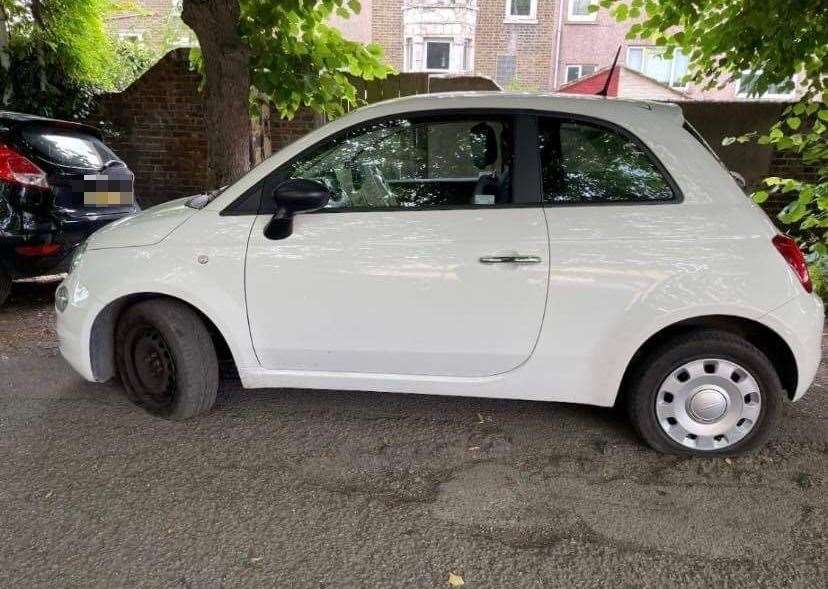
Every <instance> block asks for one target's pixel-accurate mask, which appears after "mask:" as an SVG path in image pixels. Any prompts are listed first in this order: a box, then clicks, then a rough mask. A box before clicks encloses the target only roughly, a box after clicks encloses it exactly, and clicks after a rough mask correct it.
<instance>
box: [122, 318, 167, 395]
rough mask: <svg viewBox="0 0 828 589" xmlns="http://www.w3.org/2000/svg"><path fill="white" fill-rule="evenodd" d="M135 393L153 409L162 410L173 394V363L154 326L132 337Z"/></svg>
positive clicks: (162, 338)
mask: <svg viewBox="0 0 828 589" xmlns="http://www.w3.org/2000/svg"><path fill="white" fill-rule="evenodd" d="M131 365H132V366H131V367H132V370H131V372H132V374H133V376H134V378H133V382H134V384H135V389H136V390H135V392H136V393H137V394H138V396H139V397H140V398H141V400H142V401H144V402H145V403H147V404H148V405H151V406H154V407H166V406H168V405H170V404H171V403H172V401H173V398H174V395H175V362H174V361H173V357H172V352H171V351H170V347H169V345H168V344H167V341H166V340H165V339H164V337H163V336H162V335H161V333H160V332H159V331H158V330H157V329H155V328H154V327H144V328H142V329H141V330H140V331H139V332H138V333H136V334H135V338H134V339H133V342H132V346H131Z"/></svg>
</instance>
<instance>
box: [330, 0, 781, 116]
mask: <svg viewBox="0 0 828 589" xmlns="http://www.w3.org/2000/svg"><path fill="white" fill-rule="evenodd" d="M593 3H595V0H371V1H370V2H366V3H363V10H362V13H361V14H359V15H356V16H353V17H351V19H349V22H347V23H345V22H343V21H342V20H337V21H335V23H334V24H337V26H340V28H341V30H342V31H343V33H344V34H345V35H346V36H348V37H350V38H352V39H354V40H359V41H361V42H368V41H373V42H376V43H378V44H380V45H381V46H382V47H383V48H384V49H385V54H386V59H387V61H388V62H389V63H390V64H391V65H393V66H394V67H395V68H397V69H398V70H399V71H404V72H422V71H425V72H431V73H454V74H456V73H469V74H477V75H483V76H488V77H490V78H492V79H493V80H495V81H497V82H498V84H500V86H501V87H504V88H513V89H524V90H540V91H547V92H549V91H561V90H562V91H566V87H567V85H568V84H571V83H573V82H575V81H576V80H579V79H582V78H585V77H589V76H591V75H593V74H595V73H596V72H598V71H599V70H601V69H603V68H607V67H609V65H610V64H611V63H612V60H613V58H614V56H615V54H616V51H618V50H619V48H620V54H619V65H621V66H625V68H626V69H625V70H624V74H623V75H621V76H620V79H619V84H620V88H619V92H618V94H619V95H622V96H629V97H637V98H654V99H667V100H712V101H741V100H753V99H755V98H752V97H750V96H749V89H750V82H751V76H750V75H749V74H747V73H746V74H745V75H744V76H743V77H742V80H740V81H737V82H736V83H731V84H726V85H725V86H724V87H723V88H721V89H714V90H701V89H700V88H698V87H694V86H693V85H691V84H686V83H685V82H684V80H683V78H684V75H685V74H686V72H687V67H688V60H687V58H686V56H684V55H682V54H681V53H680V52H676V53H675V54H674V56H673V57H672V58H670V59H666V58H665V56H664V55H663V53H662V52H661V50H660V49H659V48H658V47H654V46H653V45H652V44H649V43H646V42H640V41H628V40H627V39H626V38H625V36H626V33H627V30H628V29H629V26H630V23H628V22H624V23H618V22H616V21H615V19H614V18H613V17H612V16H610V14H609V13H608V12H607V11H606V10H605V9H600V10H598V11H597V12H591V11H590V10H589V6H590V4H593ZM635 72H638V73H639V74H641V75H634V74H635ZM653 80H654V81H655V82H656V85H653V84H651V83H649V82H650V81H653ZM792 98H795V94H794V93H792V92H782V91H779V90H777V89H774V88H772V89H771V90H770V91H769V92H768V93H767V94H766V95H764V96H763V97H762V99H764V100H776V101H784V100H790V99H792Z"/></svg>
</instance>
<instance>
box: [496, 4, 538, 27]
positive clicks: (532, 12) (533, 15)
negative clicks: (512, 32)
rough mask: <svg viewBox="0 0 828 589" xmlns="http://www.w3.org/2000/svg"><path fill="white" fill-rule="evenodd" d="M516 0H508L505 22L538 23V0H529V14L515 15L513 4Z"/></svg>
mask: <svg viewBox="0 0 828 589" xmlns="http://www.w3.org/2000/svg"><path fill="white" fill-rule="evenodd" d="M513 1H514V0H506V8H505V18H504V19H503V22H508V23H524V24H525V23H536V22H538V0H529V14H527V15H515V14H512V11H511V8H512V2H513Z"/></svg>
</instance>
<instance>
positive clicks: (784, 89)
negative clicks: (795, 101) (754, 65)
mask: <svg viewBox="0 0 828 589" xmlns="http://www.w3.org/2000/svg"><path fill="white" fill-rule="evenodd" d="M761 73H762V70H758V71H755V72H751V71H745V72H742V75H741V76H740V77H739V84H738V86H737V88H736V95H737V96H741V97H742V98H756V99H759V98H793V97H794V84H770V85H769V86H768V88H767V90H765V91H764V92H763V93H762V94H759V93H757V92H756V80H757V79H759V76H760V75H761Z"/></svg>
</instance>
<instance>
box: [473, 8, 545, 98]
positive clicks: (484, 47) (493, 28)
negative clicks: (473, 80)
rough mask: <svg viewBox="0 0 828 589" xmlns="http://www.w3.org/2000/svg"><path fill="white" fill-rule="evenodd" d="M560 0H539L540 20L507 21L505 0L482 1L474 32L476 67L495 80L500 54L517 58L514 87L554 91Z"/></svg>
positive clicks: (538, 16)
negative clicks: (557, 20)
mask: <svg viewBox="0 0 828 589" xmlns="http://www.w3.org/2000/svg"><path fill="white" fill-rule="evenodd" d="M559 5H560V2H559V1H558V0H538V9H537V23H520V24H518V23H508V22H504V18H505V13H506V3H505V0H479V2H478V13H477V31H476V33H475V41H474V42H475V55H474V70H475V73H476V74H480V75H484V76H488V77H490V78H492V79H496V73H497V72H496V70H497V58H498V56H505V55H514V56H515V57H516V76H515V80H514V86H515V87H517V88H519V89H526V90H542V91H548V90H551V87H552V81H551V77H550V72H551V67H552V51H553V49H554V43H555V28H556V25H557V22H556V19H557V12H556V11H557V10H558V7H559Z"/></svg>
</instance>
